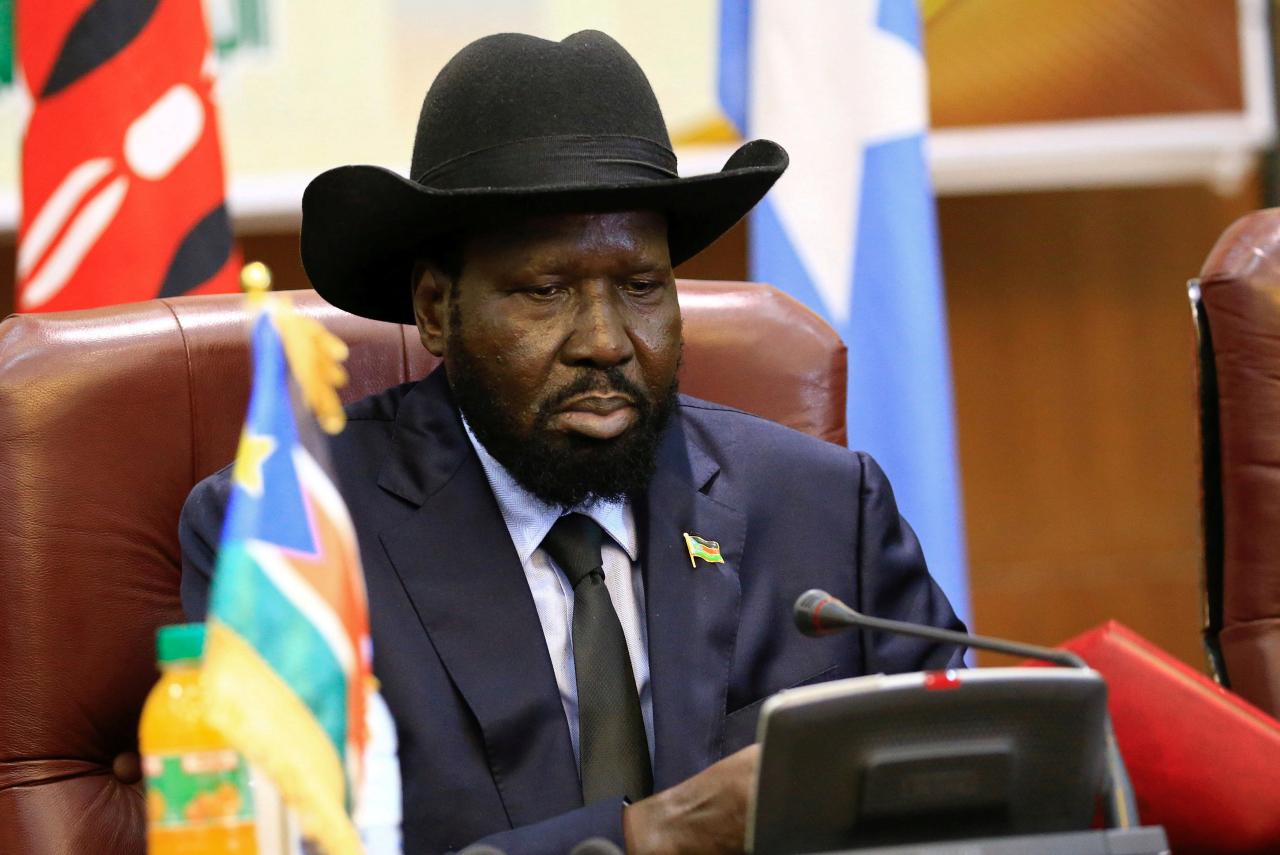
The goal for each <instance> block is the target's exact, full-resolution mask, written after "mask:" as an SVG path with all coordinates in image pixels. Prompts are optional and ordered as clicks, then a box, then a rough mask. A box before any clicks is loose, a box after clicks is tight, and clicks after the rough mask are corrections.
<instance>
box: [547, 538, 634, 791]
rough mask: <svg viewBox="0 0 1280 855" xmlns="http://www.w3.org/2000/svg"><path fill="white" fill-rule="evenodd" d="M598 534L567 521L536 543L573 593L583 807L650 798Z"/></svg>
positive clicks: (630, 678)
mask: <svg viewBox="0 0 1280 855" xmlns="http://www.w3.org/2000/svg"><path fill="white" fill-rule="evenodd" d="M603 540H604V531H603V530H602V529H601V528H600V526H599V525H598V524H596V521H595V520H593V519H591V517H588V516H585V515H583V514H566V515H565V516H563V517H561V518H560V519H559V520H557V521H556V524H555V525H554V526H552V527H551V531H550V532H548V533H547V536H546V538H544V539H543V541H542V548H543V549H544V550H546V552H547V554H548V555H550V556H551V557H552V558H553V559H555V562H556V564H558V565H560V569H561V570H563V571H564V572H565V575H566V576H568V577H569V582H570V583H571V584H572V585H573V663H574V670H575V671H576V672H577V680H578V751H579V754H580V755H581V758H582V759H581V769H582V799H583V802H584V803H586V804H591V803H592V802H597V801H601V800H602V799H611V798H619V797H621V796H626V797H627V798H629V799H632V800H633V801H634V800H636V799H641V798H644V797H645V796H647V795H649V792H650V791H651V790H652V789H653V775H652V772H651V771H650V769H649V744H648V741H647V740H646V739H645V733H644V719H643V718H642V717H641V715H640V698H639V696H638V695H637V694H636V680H635V675H634V673H633V672H632V670H631V656H630V654H629V653H628V652H627V640H626V637H625V636H624V635H623V634H622V624H620V623H618V613H617V612H615V611H614V610H613V601H612V600H610V599H609V589H608V588H606V587H605V584H604V567H603V561H602V560H601V557H600V544H601V543H602V542H603Z"/></svg>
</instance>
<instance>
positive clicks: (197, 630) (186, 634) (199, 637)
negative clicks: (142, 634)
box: [156, 623, 204, 663]
mask: <svg viewBox="0 0 1280 855" xmlns="http://www.w3.org/2000/svg"><path fill="white" fill-rule="evenodd" d="M156 653H157V655H158V656H159V659H160V662H161V663H164V662H178V661H180V660H183V659H199V658H200V657H201V656H202V655H203V654H204V624H202V623H175V624H173V625H171V626H162V627H160V630H159V631H158V632H157V633H156Z"/></svg>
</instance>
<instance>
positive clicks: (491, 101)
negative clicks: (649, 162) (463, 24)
mask: <svg viewBox="0 0 1280 855" xmlns="http://www.w3.org/2000/svg"><path fill="white" fill-rule="evenodd" d="M550 138H565V139H568V138H576V139H578V140H579V141H581V140H583V139H590V138H634V139H635V140H647V141H648V142H649V143H651V144H653V145H655V146H658V147H661V148H662V149H665V150H666V151H667V152H668V153H669V152H670V149H671V139H670V137H669V135H668V134H667V127H666V122H664V121H663V118H662V111H661V110H660V109H659V107H658V100H657V98H656V97H655V96H654V94H653V88H652V86H650V85H649V80H648V78H647V77H645V74H644V71H642V70H641V68H640V66H639V65H638V64H637V63H636V61H635V60H634V59H633V58H632V57H631V55H630V54H629V53H627V51H626V50H625V49H624V48H623V47H622V45H620V44H618V43H617V42H616V41H614V40H613V39H612V38H610V37H609V36H607V35H605V34H604V33H601V32H598V31H595V30H584V31H582V32H578V33H574V34H573V35H571V36H569V37H567V38H565V39H564V40H563V41H560V42H554V41H549V40H547V39H540V38H537V37H534V36H528V35H523V34H519V33H501V34H498V35H494V36H488V37H486V38H482V39H479V40H478V41H475V42H472V43H471V44H469V45H467V47H465V48H463V49H462V50H461V51H460V52H459V53H458V54H457V55H456V56H455V57H454V58H453V59H451V60H450V61H449V62H448V63H447V64H446V65H445V66H444V68H443V69H441V71H440V73H439V75H437V76H436V79H435V82H434V83H432V85H431V88H430V89H429V90H428V91H427V94H426V97H425V98H424V99H423V102H422V110H421V112H420V113H419V115H418V129H417V134H416V136H415V137H414V144H413V159H412V163H411V166H410V173H409V175H410V177H411V178H412V179H413V180H414V181H419V182H422V183H424V184H427V185H429V186H436V185H440V186H443V185H445V184H447V185H451V186H485V185H488V184H491V183H493V182H491V181H488V180H486V177H485V175H484V174H483V173H484V170H483V169H482V168H476V167H475V165H474V164H466V163H465V162H466V161H467V159H468V158H469V157H472V159H473V160H475V158H474V156H475V155H476V154H477V153H479V152H484V151H487V150H493V149H497V148H500V147H503V146H512V145H518V144H521V143H525V142H527V141H531V140H538V139H542V140H549V139H550ZM641 145H644V144H643V143H641ZM458 161H463V162H464V164H462V165H459V168H458V170H456V171H460V172H464V173H466V172H468V171H469V172H470V174H466V175H465V176H460V175H452V176H450V178H449V179H448V180H447V181H445V180H436V179H437V178H438V177H439V173H440V172H441V170H443V169H447V168H449V167H450V166H451V165H452V164H454V163H456V162H458Z"/></svg>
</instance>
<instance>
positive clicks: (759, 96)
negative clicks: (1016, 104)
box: [720, 0, 969, 619]
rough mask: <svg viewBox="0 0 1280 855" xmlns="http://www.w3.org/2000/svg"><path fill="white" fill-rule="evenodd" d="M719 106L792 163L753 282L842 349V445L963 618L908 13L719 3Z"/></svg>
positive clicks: (768, 218)
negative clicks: (858, 458) (788, 302)
mask: <svg viewBox="0 0 1280 855" xmlns="http://www.w3.org/2000/svg"><path fill="white" fill-rule="evenodd" d="M720 100H721V105H722V107H723V109H724V111H725V114H726V115H727V117H728V118H729V119H730V120H731V121H732V122H734V124H735V125H736V126H737V128H738V129H739V130H740V131H742V132H743V135H744V136H745V137H749V138H755V137H763V138H765V139H771V140H774V141H776V142H778V143H780V144H781V145H782V146H783V147H784V148H786V149H787V151H788V152H789V153H790V155H791V166H790V167H789V168H788V170H787V173H786V174H785V175H783V177H782V178H781V179H780V180H779V181H778V183H777V185H776V186H775V187H774V189H773V190H772V191H771V192H770V194H769V196H768V197H767V198H766V199H765V200H764V202H763V203H761V204H760V205H759V206H757V208H756V210H755V212H753V214H752V220H751V224H750V240H751V244H750V269H751V277H752V278H753V279H755V280H758V281H761V282H768V283H770V284H773V285H776V286H778V287H779V288H781V289H782V290H784V291H786V292H787V293H789V294H791V295H792V296H794V297H796V298H797V299H799V300H800V301H801V302H803V303H805V304H806V305H807V306H809V308H811V309H813V310H814V311H816V312H817V313H818V314H820V315H822V316H823V317H824V318H826V319H827V320H828V321H829V322H830V323H831V325H832V326H834V327H835V328H836V330H837V331H838V332H839V333H840V335H841V336H842V337H843V338H844V340H845V343H846V344H847V345H848V348H849V409H848V426H849V443H850V445H851V446H853V447H855V448H860V449H865V450H866V451H868V452H870V453H871V454H872V455H873V456H874V457H875V458H876V459H877V460H878V461H879V462H880V464H881V466H882V467H883V468H884V470H885V471H886V472H887V473H888V475H889V478H890V480H891V481H892V482H893V485H894V492H895V495H896V496H897V499H898V504H899V507H900V508H901V509H902V511H903V515H904V516H906V518H907V519H908V520H909V521H910V522H911V525H912V527H913V528H914V529H915V531H916V534H917V535H918V536H919V538H920V541H921V543H922V544H923V546H924V551H925V555H926V556H927V557H928V560H929V568H930V570H931V571H932V573H933V576H934V578H935V579H937V580H938V583H939V584H940V585H941V586H942V588H943V590H944V591H945V592H946V594H947V596H948V597H949V598H950V600H951V604H952V606H953V607H954V608H955V610H956V612H957V613H958V614H959V615H960V616H961V618H963V619H967V618H968V613H969V604H968V601H969V588H968V580H967V574H966V571H965V547H964V528H963V514H962V509H961V502H960V476H959V465H958V460H957V457H956V438H955V416H954V404H953V400H952V394H951V367H950V358H949V355H948V347H947V326H946V309H945V306H944V304H943V293H942V275H941V270H940V262H939V256H938V239H937V222H936V216H935V211H934V206H933V191H932V188H931V186H930V182H929V174H928V169H927V166H926V163H925V158H924V144H925V132H926V130H927V128H928V108H927V105H926V100H927V79H926V77H925V65H924V55H923V53H922V50H921V28H920V17H919V11H918V9H917V7H916V4H915V2H914V0H805V2H801V3H797V2H794V0H721V19H720Z"/></svg>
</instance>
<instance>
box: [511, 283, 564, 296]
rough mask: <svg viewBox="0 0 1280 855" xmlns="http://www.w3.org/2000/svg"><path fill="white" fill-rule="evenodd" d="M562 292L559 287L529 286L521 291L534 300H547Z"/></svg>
mask: <svg viewBox="0 0 1280 855" xmlns="http://www.w3.org/2000/svg"><path fill="white" fill-rule="evenodd" d="M562 290H563V289H562V288H561V287H560V286H559V285H530V286H529V287H528V288H524V289H522V290H521V293H523V294H525V295H526V296H529V297H532V298H534V299H535V300H549V299H551V298H552V297H555V296H556V295H558V294H559V293H560V292H561V291H562Z"/></svg>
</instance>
